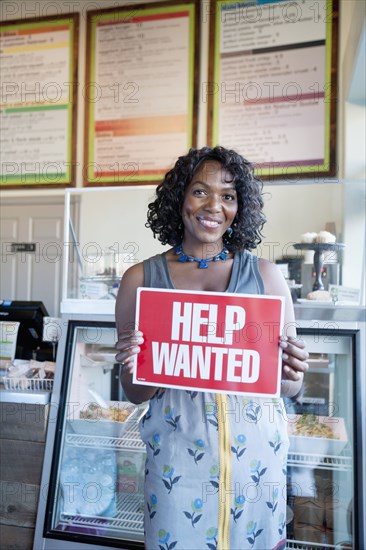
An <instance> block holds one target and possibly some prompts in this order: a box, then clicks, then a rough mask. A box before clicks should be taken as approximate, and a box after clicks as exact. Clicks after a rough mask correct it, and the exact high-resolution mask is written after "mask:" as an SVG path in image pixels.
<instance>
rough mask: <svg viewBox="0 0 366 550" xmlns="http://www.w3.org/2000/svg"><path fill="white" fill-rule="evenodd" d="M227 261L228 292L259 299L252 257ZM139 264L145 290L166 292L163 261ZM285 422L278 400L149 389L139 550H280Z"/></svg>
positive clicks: (168, 284) (282, 542)
mask: <svg viewBox="0 0 366 550" xmlns="http://www.w3.org/2000/svg"><path fill="white" fill-rule="evenodd" d="M235 259H236V264H235V260H234V267H233V273H232V277H231V281H230V284H229V287H228V291H233V289H234V291H237V292H242V293H247V294H248V293H250V292H251V293H253V294H254V293H257V294H259V293H263V283H262V282H261V280H260V275H259V273H258V268H257V262H256V258H254V259H253V256H251V255H250V254H249V253H248V252H243V253H241V254H240V256H239V258H238V256H237V255H236V258H235ZM144 264H147V265H146V266H145V286H151V287H157V288H159V287H164V288H173V285H172V282H171V280H170V277H169V273H168V271H167V265H166V262H165V261H164V259H163V255H158V256H156V257H154V258H152V259H150V260H148V261H147V262H144ZM154 264H155V265H154ZM243 279H244V284H243ZM258 281H259V284H258ZM238 288H239V290H237V289H238ZM285 418H286V415H285V409H284V405H283V401H282V399H272V398H263V397H261V398H259V397H253V398H248V397H243V396H236V395H220V394H213V393H203V392H198V391H186V390H176V389H159V390H157V392H156V393H155V395H154V397H153V398H152V399H151V400H150V405H149V409H148V411H147V412H146V414H145V416H144V417H143V418H142V420H141V423H140V432H141V437H142V439H143V441H144V442H145V444H146V449H147V459H146V467H145V495H144V496H145V547H146V549H147V550H158V549H159V550H173V549H175V550H190V549H192V550H201V549H205V548H207V549H209V550H215V549H219V550H229V549H231V550H241V549H243V550H244V549H252V548H253V549H260V550H270V549H276V550H280V549H284V548H285V546H286V463H287V451H288V443H289V442H288V435H287V429H286V420H285Z"/></svg>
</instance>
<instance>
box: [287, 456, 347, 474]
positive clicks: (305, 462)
mask: <svg viewBox="0 0 366 550" xmlns="http://www.w3.org/2000/svg"><path fill="white" fill-rule="evenodd" d="M288 466H301V467H302V468H311V469H314V468H315V469H318V470H333V471H340V472H344V471H349V470H352V456H350V455H348V454H342V455H341V456H324V455H319V454H311V453H306V454H305V453H292V452H291V451H290V452H289V454H288Z"/></svg>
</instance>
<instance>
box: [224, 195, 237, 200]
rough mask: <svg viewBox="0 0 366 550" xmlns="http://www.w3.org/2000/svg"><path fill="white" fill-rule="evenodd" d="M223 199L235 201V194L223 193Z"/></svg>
mask: <svg viewBox="0 0 366 550" xmlns="http://www.w3.org/2000/svg"><path fill="white" fill-rule="evenodd" d="M224 199H225V200H226V201H235V199H236V197H235V195H224Z"/></svg>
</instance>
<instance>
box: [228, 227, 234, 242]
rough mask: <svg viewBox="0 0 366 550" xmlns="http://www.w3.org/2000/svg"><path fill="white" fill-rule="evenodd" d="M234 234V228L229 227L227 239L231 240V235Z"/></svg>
mask: <svg viewBox="0 0 366 550" xmlns="http://www.w3.org/2000/svg"><path fill="white" fill-rule="evenodd" d="M232 234H233V228H232V227H228V228H227V230H226V235H227V237H228V238H229V239H230V237H231V235H232Z"/></svg>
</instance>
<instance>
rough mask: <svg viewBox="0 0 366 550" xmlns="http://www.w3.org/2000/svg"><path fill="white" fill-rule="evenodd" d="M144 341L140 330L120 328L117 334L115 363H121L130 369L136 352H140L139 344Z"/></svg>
mask: <svg viewBox="0 0 366 550" xmlns="http://www.w3.org/2000/svg"><path fill="white" fill-rule="evenodd" d="M143 343H144V338H143V335H142V332H140V331H138V330H122V331H120V332H119V334H118V342H117V344H116V349H117V350H118V353H117V354H116V361H117V363H121V364H123V365H124V367H129V368H130V369H132V364H133V361H134V359H135V357H136V355H137V354H138V353H140V351H141V348H140V346H141V345H142V344H143Z"/></svg>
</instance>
